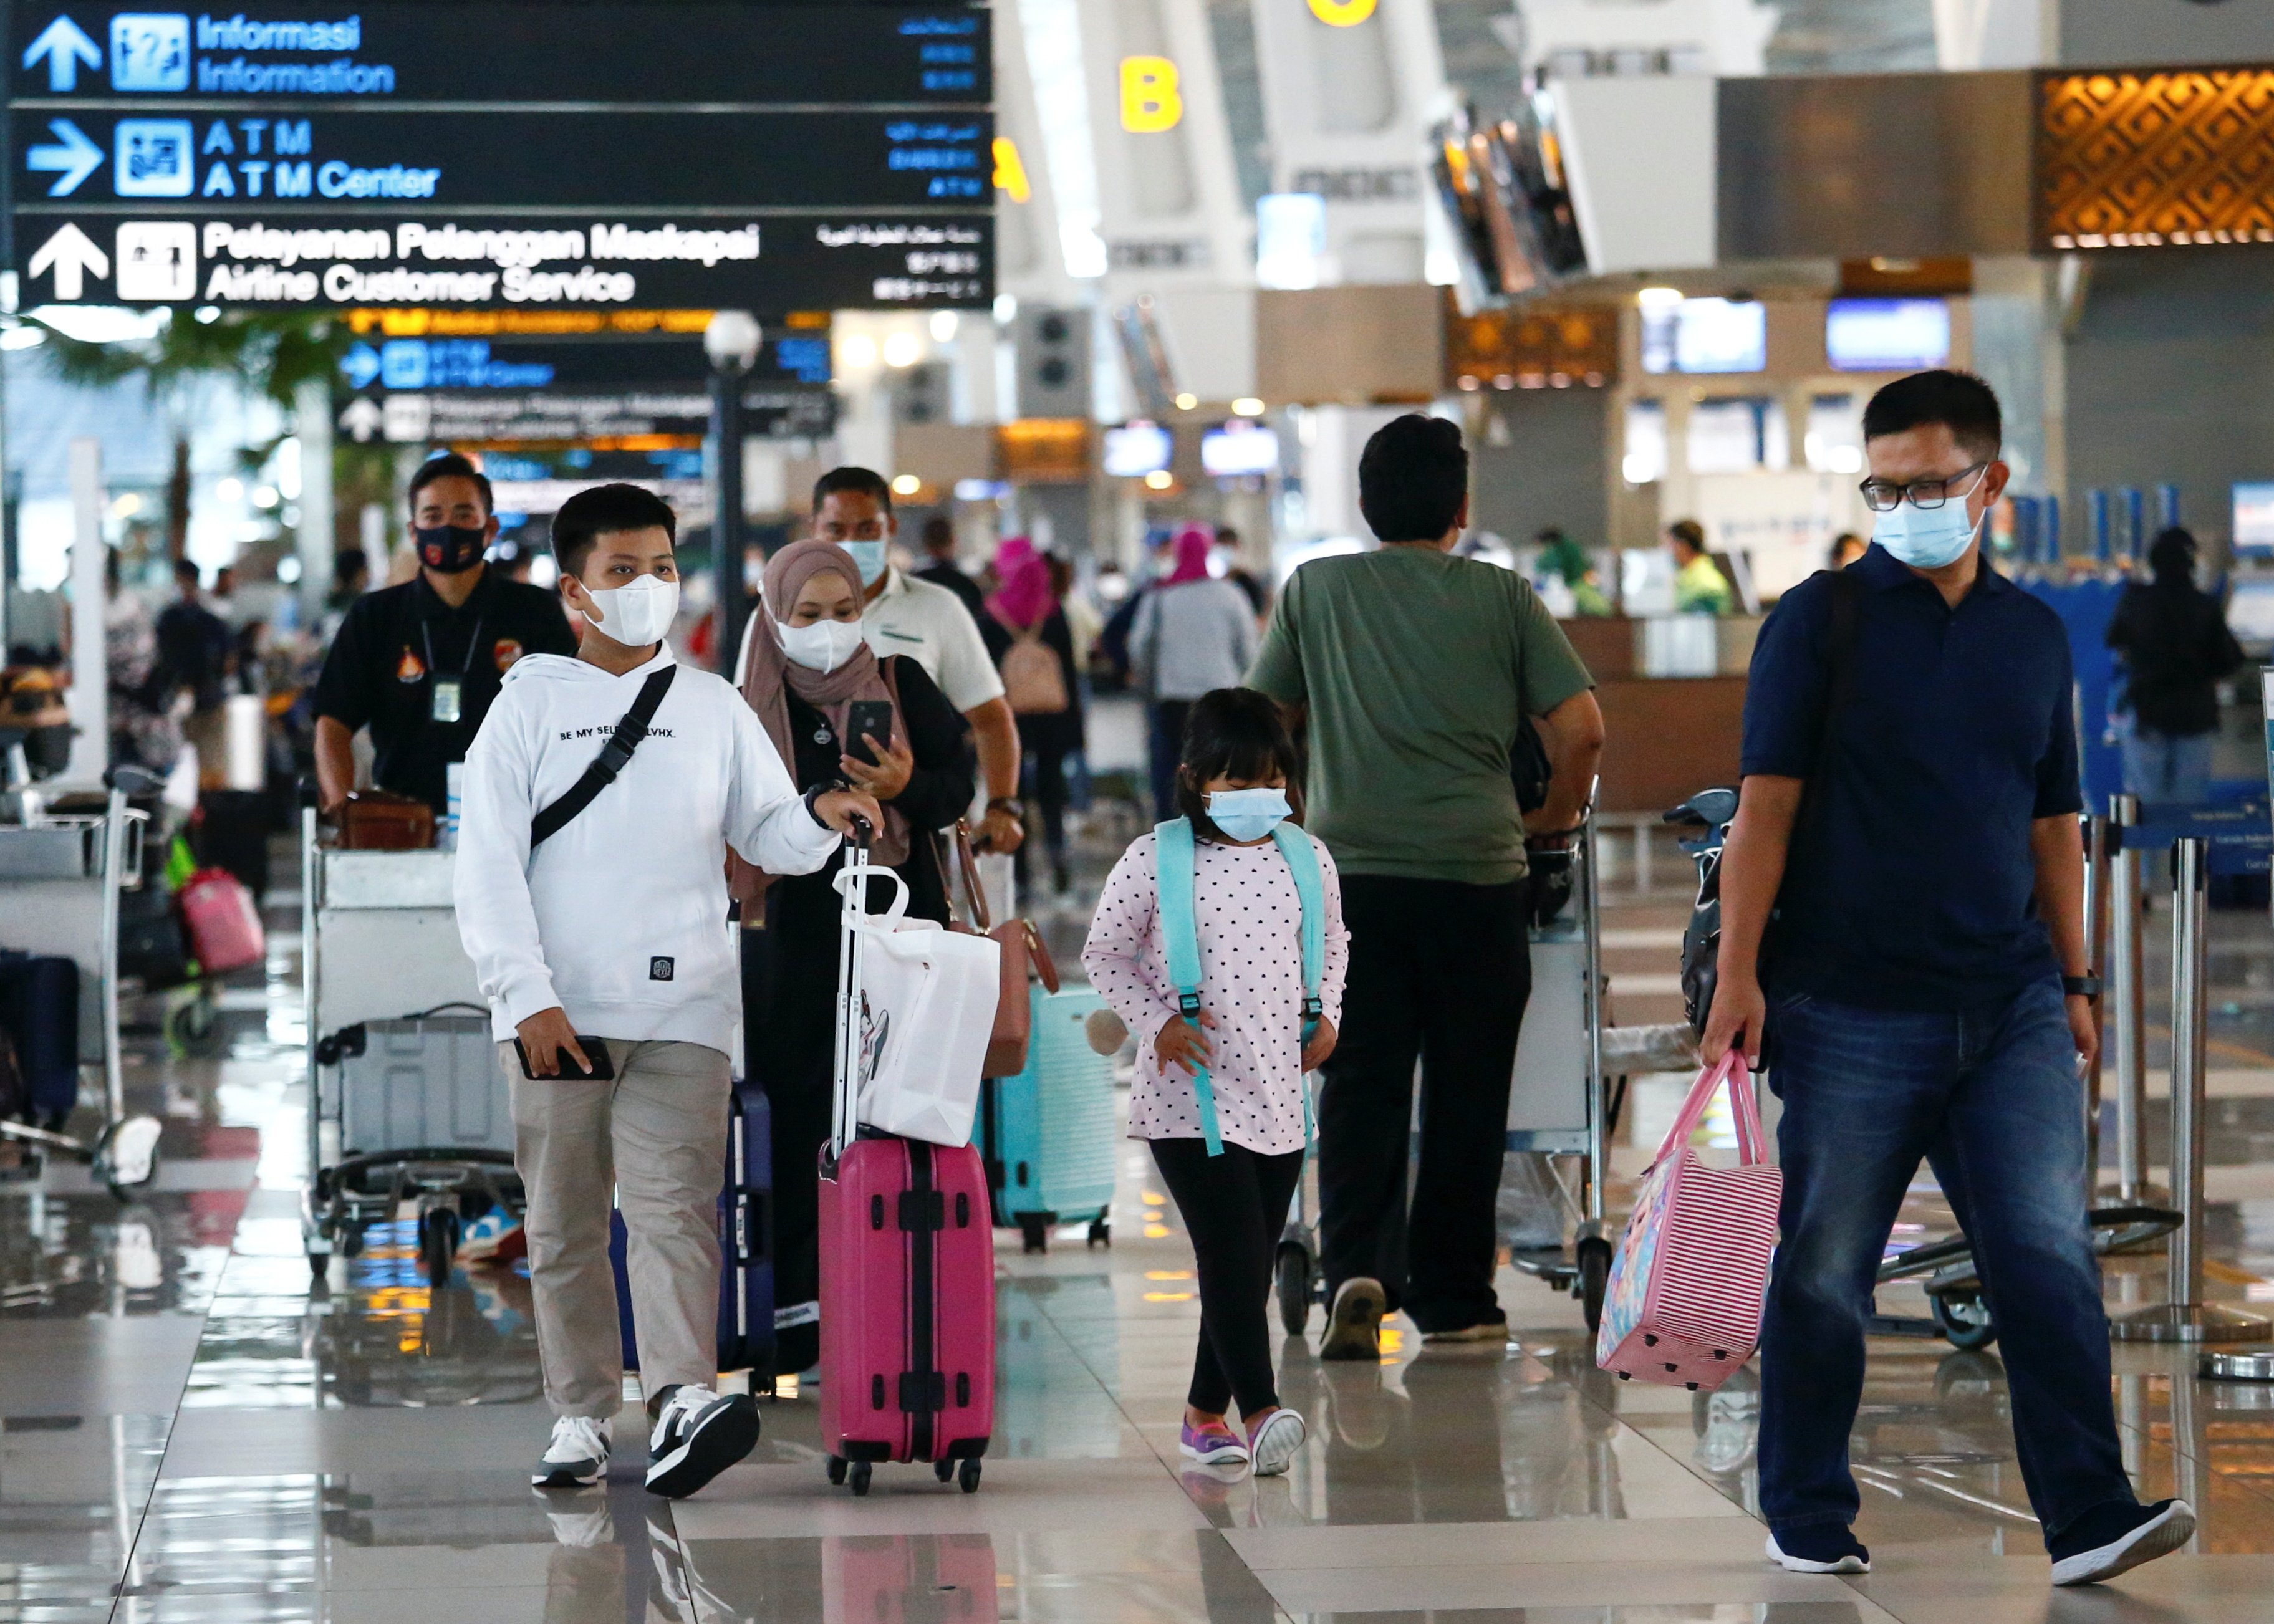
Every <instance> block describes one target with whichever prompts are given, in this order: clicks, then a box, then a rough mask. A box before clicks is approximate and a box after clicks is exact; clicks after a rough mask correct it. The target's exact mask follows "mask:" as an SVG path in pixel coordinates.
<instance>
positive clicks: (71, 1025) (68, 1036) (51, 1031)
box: [0, 948, 79, 1128]
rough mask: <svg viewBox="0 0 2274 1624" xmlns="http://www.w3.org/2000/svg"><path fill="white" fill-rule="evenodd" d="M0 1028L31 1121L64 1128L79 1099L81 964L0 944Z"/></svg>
mask: <svg viewBox="0 0 2274 1624" xmlns="http://www.w3.org/2000/svg"><path fill="white" fill-rule="evenodd" d="M0 1031H5V1032H6V1034H7V1035H8V1039H9V1041H10V1042H11V1044H12V1045H13V1047H14V1049H15V1051H16V1067H17V1070H18V1071H19V1073H20V1074H21V1076H22V1078H23V1081H24V1086H25V1089H26V1094H28V1096H29V1098H28V1100H27V1101H26V1103H27V1105H28V1107H29V1120H30V1121H31V1123H32V1124H33V1125H34V1127H41V1128H60V1127H62V1126H63V1124H64V1118H65V1117H67V1116H70V1115H71V1114H72V1108H73V1107H75V1106H76V1105H78V1103H79V966H78V965H76V964H74V963H73V962H72V960H70V959H62V958H56V957H55V956H53V955H48V954H34V953H19V952H16V951H12V950H10V949H5V948H0Z"/></svg>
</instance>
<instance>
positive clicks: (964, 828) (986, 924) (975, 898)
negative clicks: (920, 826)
mask: <svg viewBox="0 0 2274 1624" xmlns="http://www.w3.org/2000/svg"><path fill="white" fill-rule="evenodd" d="M953 838H954V843H955V865H956V869H957V872H959V873H960V874H961V875H962V876H963V897H964V901H965V904H966V905H967V907H968V912H969V913H970V914H971V926H972V929H975V930H976V931H978V932H979V934H980V935H981V936H985V935H986V934H987V933H988V932H989V931H990V930H991V929H994V921H992V920H990V918H989V917H988V914H987V892H986V890H985V889H984V888H983V886H982V885H981V884H980V883H979V860H978V858H976V857H975V856H973V855H972V852H971V824H970V823H969V821H968V819H965V818H960V817H959V818H957V819H956V820H955V829H954V831H953Z"/></svg>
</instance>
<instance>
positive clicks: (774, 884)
mask: <svg viewBox="0 0 2274 1624" xmlns="http://www.w3.org/2000/svg"><path fill="white" fill-rule="evenodd" d="M745 635H747V636H749V639H750V640H751V647H750V659H749V674H748V675H747V677H746V678H745V679H744V681H743V685H742V696H743V697H744V698H745V699H746V700H748V701H749V705H750V708H751V709H752V710H753V711H757V713H758V720H759V721H760V722H761V723H763V724H764V726H765V730H766V736H767V737H768V738H770V739H772V741H773V744H774V748H775V749H776V750H778V751H779V752H780V755H781V758H782V760H783V761H784V762H785V763H787V764H788V766H789V769H790V776H791V777H792V778H795V779H796V780H797V786H798V788H800V789H801V790H809V789H814V788H817V787H823V788H825V787H829V786H834V785H840V784H849V785H855V786H858V787H860V788H862V789H865V790H867V791H869V792H870V793H871V794H873V795H875V796H876V797H877V801H879V802H880V803H881V804H882V805H883V807H884V808H885V826H884V827H883V828H882V829H880V830H878V831H877V837H876V843H875V846H873V848H872V850H871V853H870V861H873V862H876V863H878V864H880V865H883V866H885V867H888V868H892V870H893V871H894V872H895V873H897V874H898V875H900V878H901V879H902V880H904V881H905V882H907V887H908V908H907V911H908V913H909V914H910V915H911V916H912V917H915V918H920V919H932V920H937V921H941V922H942V923H945V922H946V921H947V917H948V912H947V889H946V885H945V880H944V877H943V876H942V874H941V872H940V866H939V850H938V846H937V842H935V841H934V839H933V838H932V831H934V830H937V829H940V828H944V827H945V826H947V825H949V824H952V823H954V822H955V820H956V819H957V818H958V817H960V816H962V814H963V812H964V811H965V809H966V808H968V807H969V806H970V804H971V795H972V788H973V785H974V782H975V774H974V757H973V756H972V753H971V748H970V745H969V742H968V734H967V733H966V731H965V728H964V723H963V718H961V717H960V716H958V715H957V714H956V712H955V710H954V708H953V706H951V705H950V704H949V703H947V699H946V696H945V695H943V694H941V692H940V691H939V688H938V687H937V684H935V683H934V682H933V681H932V680H931V678H930V676H929V675H927V674H926V673H925V672H924V668H923V667H922V665H918V664H917V663H916V662H915V660H914V659H911V658H908V657H907V656H905V655H891V656H887V657H886V658H882V659H879V658H877V657H876V656H875V655H874V654H873V653H871V652H870V648H869V645H868V643H866V642H865V641H863V639H862V633H861V572H860V570H859V568H857V567H856V566H855V564H854V562H853V560H852V558H851V557H850V556H849V555H848V554H847V553H846V552H845V551H844V550H843V549H842V548H840V547H838V546H836V545H832V544H831V543H828V542H825V541H800V542H794V543H793V544H791V545H789V546H787V547H784V548H783V549H782V550H781V551H780V552H779V553H775V554H774V556H773V558H772V560H769V561H768V563H767V565H766V571H765V578H764V592H763V596H762V597H761V598H760V601H759V604H758V609H757V613H755V614H753V615H752V616H751V617H750V623H749V630H748V631H747V633H746V634H745ZM862 701H868V702H871V703H873V702H877V701H881V702H884V703H885V704H887V705H889V706H890V707H891V711H892V726H891V728H890V730H889V731H890V734H891V736H890V737H889V738H885V737H878V736H876V735H874V734H870V735H867V736H866V737H864V738H863V739H860V740H854V739H848V738H847V727H848V724H849V722H850V713H851V711H852V710H853V707H854V706H855V704H856V703H861V702H862ZM870 714H874V713H873V712H871V713H870ZM842 861H843V857H842V854H841V853H840V855H838V856H835V857H832V858H831V859H830V861H829V864H828V866H827V867H826V868H823V869H822V870H821V871H820V872H819V873H817V874H806V875H790V876H773V875H770V874H767V873H765V872H764V870H762V869H759V868H753V867H751V866H750V865H749V864H747V863H744V862H742V861H741V860H740V859H739V858H730V863H729V867H730V877H731V884H732V889H733V891H734V896H735V898H736V899H737V900H739V901H740V902H741V903H742V923H743V927H744V929H743V935H742V942H743V953H742V1008H743V1035H744V1043H743V1053H744V1055H745V1056H746V1058H745V1062H744V1065H745V1069H746V1071H748V1073H749V1077H750V1079H752V1080H753V1081H756V1082H758V1083H761V1084H763V1085H764V1087H765V1090H766V1094H767V1097H768V1101H769V1103H770V1104H771V1106H772V1112H773V1169H774V1252H775V1261H774V1301H775V1304H776V1308H777V1311H778V1312H783V1313H785V1314H786V1315H787V1318H786V1319H778V1320H777V1321H776V1325H777V1330H776V1342H777V1350H776V1351H777V1367H778V1368H779V1369H781V1370H784V1371H802V1370H804V1369H806V1368H808V1367H809V1366H810V1365H813V1364H815V1363H816V1362H817V1360H818V1359H819V1357H820V1352H821V1345H820V1335H821V1334H820V1328H819V1326H820V1319H819V1311H818V1309H817V1307H816V1306H815V1304H817V1300H818V1298H819V1296H820V1259H819V1252H818V1236H819V1219H818V1214H817V1175H816V1169H817V1160H818V1157H819V1154H820V1150H821V1145H822V1141H823V1140H825V1139H827V1138H828V1137H829V1109H830V1073H831V1050H832V1040H833V1038H834V1036H835V1034H836V1010H837V931H838V917H839V910H840V903H839V898H838V894H837V891H836V876H837V872H838V869H839V867H840V864H841V863H842ZM891 900H892V883H891V882H890V881H887V880H884V879H882V878H879V879H877V880H874V881H872V882H871V883H870V897H869V906H870V909H871V910H872V911H877V912H881V911H882V910H883V909H884V908H885V906H887V905H888V904H889V903H890V902H891Z"/></svg>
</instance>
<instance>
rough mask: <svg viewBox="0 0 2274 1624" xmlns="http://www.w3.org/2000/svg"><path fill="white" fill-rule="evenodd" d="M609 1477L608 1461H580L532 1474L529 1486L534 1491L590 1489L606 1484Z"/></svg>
mask: <svg viewBox="0 0 2274 1624" xmlns="http://www.w3.org/2000/svg"><path fill="white" fill-rule="evenodd" d="M607 1476H608V1463H607V1462H606V1461H580V1462H576V1463H575V1464H573V1465H567V1466H555V1467H552V1468H550V1469H549V1470H546V1471H542V1472H536V1473H532V1474H531V1477H530V1479H529V1486H530V1487H531V1488H533V1489H589V1488H591V1486H592V1485H594V1484H596V1483H600V1482H604V1481H606V1477H607Z"/></svg>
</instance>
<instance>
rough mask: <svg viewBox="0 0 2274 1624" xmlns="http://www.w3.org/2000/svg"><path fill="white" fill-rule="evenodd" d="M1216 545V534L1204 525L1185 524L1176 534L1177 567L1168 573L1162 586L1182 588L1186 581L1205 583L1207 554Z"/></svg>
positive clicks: (1207, 571) (1207, 568)
mask: <svg viewBox="0 0 2274 1624" xmlns="http://www.w3.org/2000/svg"><path fill="white" fill-rule="evenodd" d="M1215 545H1216V533H1215V532H1214V531H1213V530H1209V528H1208V526H1206V525H1205V524H1187V525H1186V526H1185V528H1184V529H1182V530H1178V532H1177V567H1176V568H1174V569H1173V570H1171V571H1170V572H1169V575H1168V577H1167V578H1166V579H1165V580H1163V582H1162V583H1161V584H1162V585H1163V586H1182V585H1184V583H1186V582H1187V581H1205V580H1207V579H1208V573H1209V567H1208V561H1209V552H1210V550H1211V549H1213V548H1214V547H1215Z"/></svg>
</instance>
